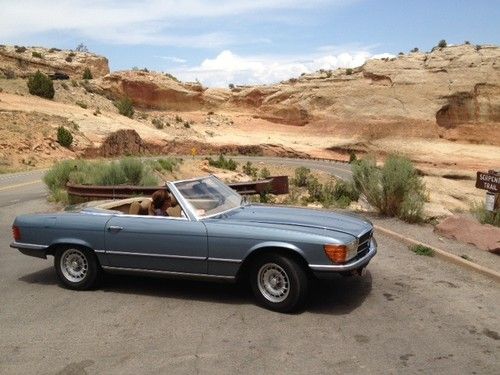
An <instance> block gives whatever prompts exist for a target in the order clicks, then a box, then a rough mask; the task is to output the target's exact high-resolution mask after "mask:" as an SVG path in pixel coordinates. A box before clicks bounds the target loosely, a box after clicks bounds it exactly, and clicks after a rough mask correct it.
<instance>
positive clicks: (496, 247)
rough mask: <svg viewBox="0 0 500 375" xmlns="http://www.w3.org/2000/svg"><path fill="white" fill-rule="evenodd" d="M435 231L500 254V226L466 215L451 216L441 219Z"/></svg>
mask: <svg viewBox="0 0 500 375" xmlns="http://www.w3.org/2000/svg"><path fill="white" fill-rule="evenodd" d="M434 231H435V232H436V233H438V234H440V235H441V236H443V237H446V238H451V239H454V240H457V241H460V242H465V243H468V244H471V245H474V246H476V247H478V248H479V249H481V250H486V251H489V252H491V253H495V254H500V228H498V227H495V226H493V225H489V224H481V223H479V222H477V221H476V220H474V219H473V218H471V217H469V216H466V215H455V216H450V217H447V218H446V219H444V220H443V221H441V222H440V223H439V224H438V225H436V227H435V228H434Z"/></svg>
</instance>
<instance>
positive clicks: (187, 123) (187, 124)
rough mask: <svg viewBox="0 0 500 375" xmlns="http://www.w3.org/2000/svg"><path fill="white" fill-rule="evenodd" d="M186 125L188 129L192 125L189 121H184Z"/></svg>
mask: <svg viewBox="0 0 500 375" xmlns="http://www.w3.org/2000/svg"><path fill="white" fill-rule="evenodd" d="M184 127H185V128H186V129H189V128H190V127H191V125H190V124H189V122H187V121H184Z"/></svg>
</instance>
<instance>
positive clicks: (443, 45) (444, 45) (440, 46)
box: [437, 39, 448, 48]
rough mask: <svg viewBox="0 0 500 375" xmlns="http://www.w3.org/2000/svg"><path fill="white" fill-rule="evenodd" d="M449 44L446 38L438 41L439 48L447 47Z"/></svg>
mask: <svg viewBox="0 0 500 375" xmlns="http://www.w3.org/2000/svg"><path fill="white" fill-rule="evenodd" d="M447 45H448V43H446V40H444V39H441V40H440V41H439V43H438V45H437V46H438V47H439V48H445V47H446V46H447Z"/></svg>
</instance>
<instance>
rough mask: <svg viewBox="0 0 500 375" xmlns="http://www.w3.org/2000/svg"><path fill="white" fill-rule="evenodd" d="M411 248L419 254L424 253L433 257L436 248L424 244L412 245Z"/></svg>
mask: <svg viewBox="0 0 500 375" xmlns="http://www.w3.org/2000/svg"><path fill="white" fill-rule="evenodd" d="M409 249H410V250H411V251H413V252H414V253H415V254H417V255H423V256H426V257H433V256H434V250H432V249H431V248H430V247H427V246H424V245H411V246H410V247H409Z"/></svg>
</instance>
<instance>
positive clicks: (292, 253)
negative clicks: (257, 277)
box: [236, 242, 312, 280]
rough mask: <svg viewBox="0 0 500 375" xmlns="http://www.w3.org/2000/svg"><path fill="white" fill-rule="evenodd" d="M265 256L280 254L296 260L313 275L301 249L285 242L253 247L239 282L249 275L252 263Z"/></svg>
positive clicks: (240, 271) (238, 276) (237, 275)
mask: <svg viewBox="0 0 500 375" xmlns="http://www.w3.org/2000/svg"><path fill="white" fill-rule="evenodd" d="M264 254H279V255H282V256H286V257H289V258H291V259H293V260H295V261H296V262H297V263H298V264H299V265H301V266H302V267H303V268H304V270H305V271H306V273H307V274H310V275H312V271H311V269H310V268H309V264H308V263H307V261H306V258H305V256H304V254H303V252H302V250H301V249H300V248H298V247H297V246H295V245H292V244H288V243H283V242H264V243H261V244H258V245H256V246H254V247H252V248H251V249H250V250H249V252H248V254H247V256H246V257H245V259H244V260H243V262H242V264H241V266H240V268H239V270H238V273H237V274H236V279H237V280H243V279H245V278H246V276H247V275H248V272H249V271H250V267H251V265H252V263H253V262H254V261H255V260H256V259H258V258H259V257H261V256H262V255H264Z"/></svg>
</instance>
